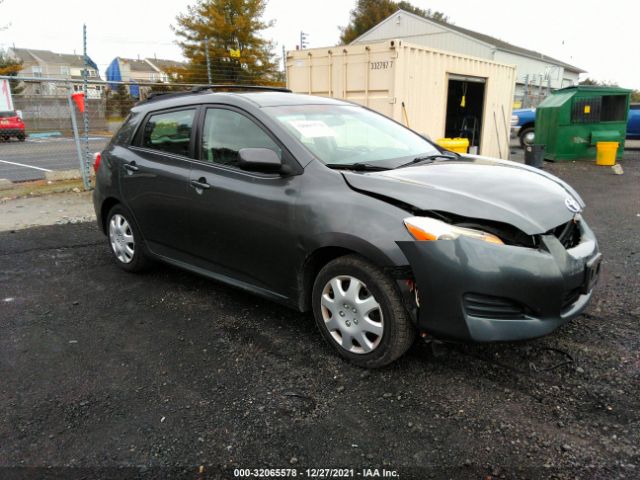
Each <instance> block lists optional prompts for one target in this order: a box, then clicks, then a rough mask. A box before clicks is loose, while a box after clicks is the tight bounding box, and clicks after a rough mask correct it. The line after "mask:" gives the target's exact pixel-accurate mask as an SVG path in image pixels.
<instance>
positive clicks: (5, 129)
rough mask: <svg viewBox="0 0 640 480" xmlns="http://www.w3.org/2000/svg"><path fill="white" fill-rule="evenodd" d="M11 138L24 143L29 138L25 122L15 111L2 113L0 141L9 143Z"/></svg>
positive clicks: (0, 116)
mask: <svg viewBox="0 0 640 480" xmlns="http://www.w3.org/2000/svg"><path fill="white" fill-rule="evenodd" d="M11 137H16V138H17V139H18V140H20V141H21V142H24V139H25V138H27V134H26V132H25V129H24V122H23V121H22V119H21V118H20V117H19V116H18V114H17V113H16V112H15V111H8V112H0V141H3V142H8V141H9V139H10V138H11Z"/></svg>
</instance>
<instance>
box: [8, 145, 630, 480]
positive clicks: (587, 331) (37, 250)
mask: <svg viewBox="0 0 640 480" xmlns="http://www.w3.org/2000/svg"><path fill="white" fill-rule="evenodd" d="M622 166H623V167H624V170H625V174H624V175H620V176H619V175H614V174H613V173H612V172H611V169H609V168H607V167H597V166H595V165H593V164H592V163H590V162H589V163H567V164H553V165H549V164H547V165H546V169H547V170H548V171H551V172H552V173H555V174H557V175H559V176H560V177H562V178H564V179H566V180H568V181H569V182H570V183H571V184H572V185H573V186H574V187H575V188H576V189H577V190H578V191H579V192H580V193H581V195H582V196H583V198H584V199H585V201H586V202H587V210H586V212H585V217H586V218H587V220H588V221H589V222H590V225H591V227H592V228H593V229H594V231H595V232H596V234H597V235H598V238H599V241H600V243H601V249H602V251H603V254H604V271H603V274H602V277H601V280H600V283H599V285H598V287H597V292H596V294H595V296H594V299H593V302H592V304H591V305H590V307H589V309H588V310H587V312H586V313H585V314H584V315H583V316H581V317H580V318H578V319H576V320H574V321H573V322H571V323H570V324H568V325H566V326H565V327H563V328H561V329H560V330H558V331H557V332H555V333H554V334H552V335H550V336H548V337H545V338H542V339H538V340H534V341H529V342H523V343H507V344H497V345H485V346H469V345H443V346H441V347H440V348H438V349H436V350H434V351H432V349H431V348H430V347H429V346H427V345H426V344H423V343H417V344H416V345H415V346H414V347H413V348H412V350H410V352H409V354H408V355H406V356H405V357H403V358H402V359H401V360H400V361H398V362H397V363H395V364H394V365H392V366H389V367H387V368H385V369H382V370H376V371H365V370H361V369H359V368H356V367H352V366H350V365H349V364H347V363H345V362H343V361H342V360H340V359H339V358H337V357H336V356H335V355H334V354H333V353H332V351H331V350H330V349H329V347H328V346H326V345H324V344H323V343H322V340H321V337H320V335H319V333H318V332H317V331H316V329H315V326H314V323H313V319H312V317H311V316H310V315H301V314H298V313H296V312H294V311H291V310H288V309H286V308H284V307H280V306H277V305H275V304H272V303H270V302H268V301H265V300H261V299H258V298H255V297H253V296H250V295H249V294H245V293H243V292H239V291H237V290H234V289H232V288H228V287H225V286H222V285H220V284H217V283H215V282H212V281H209V280H205V279H203V278H200V277H197V276H195V275H191V274H188V273H184V272H181V271H179V270H176V269H174V268H170V267H167V266H162V265H158V266H157V267H155V268H154V269H153V270H152V271H150V272H148V273H146V274H142V275H132V274H127V273H125V272H123V271H121V270H120V269H119V268H118V267H116V266H115V264H114V263H113V262H112V260H111V258H110V254H109V251H108V247H107V245H106V241H105V238H104V237H103V236H102V234H101V233H99V232H98V230H97V227H96V226H95V225H93V224H91V223H84V224H76V225H57V226H51V227H40V228H32V229H27V230H21V231H16V232H15V233H11V232H4V233H1V234H0V292H1V294H0V379H1V380H0V467H23V468H24V469H20V468H18V469H7V468H5V469H0V477H3V478H11V477H10V475H15V477H13V478H23V477H20V475H23V474H24V475H29V474H31V473H33V474H36V473H37V474H38V475H39V477H38V478H45V477H46V478H65V479H68V478H169V477H171V478H175V477H183V478H223V477H224V478H233V471H232V470H228V469H231V468H233V467H242V468H260V467H283V468H292V467H295V468H298V469H299V471H302V470H303V469H306V468H309V467H313V468H322V467H354V468H355V467H358V468H360V467H378V468H382V467H383V466H384V467H386V468H387V469H398V470H399V471H400V472H401V474H402V476H401V477H400V478H420V479H423V478H453V479H458V478H488V479H492V478H544V479H548V478H560V479H573V478H580V479H582V478H584V479H592V478H603V479H604V478H606V479H610V478H639V477H640V337H639V335H638V322H639V320H640V301H639V300H638V291H640V236H638V233H639V232H640V151H638V150H635V151H629V152H627V153H626V155H625V160H624V161H623V162H622ZM200 466H203V473H201V474H198V473H197V472H199V468H200ZM29 467H32V468H33V467H52V468H48V469H46V470H33V469H30V468H29ZM83 469H84V470H83ZM357 471H360V470H357ZM220 472H226V473H220ZM30 478H32V477H30ZM355 478H360V477H355Z"/></svg>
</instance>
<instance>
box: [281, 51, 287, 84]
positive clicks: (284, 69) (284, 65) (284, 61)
mask: <svg viewBox="0 0 640 480" xmlns="http://www.w3.org/2000/svg"><path fill="white" fill-rule="evenodd" d="M282 72H283V73H284V84H285V85H286V84H287V51H286V50H285V48H284V45H282Z"/></svg>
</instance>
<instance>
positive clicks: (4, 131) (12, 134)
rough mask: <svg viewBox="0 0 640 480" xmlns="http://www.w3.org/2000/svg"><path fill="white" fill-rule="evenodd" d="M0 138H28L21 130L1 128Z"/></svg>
mask: <svg viewBox="0 0 640 480" xmlns="http://www.w3.org/2000/svg"><path fill="white" fill-rule="evenodd" d="M0 136H9V137H17V136H26V134H25V131H24V130H23V129H20V128H5V127H0Z"/></svg>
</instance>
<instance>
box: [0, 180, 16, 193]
mask: <svg viewBox="0 0 640 480" xmlns="http://www.w3.org/2000/svg"><path fill="white" fill-rule="evenodd" d="M11 188H13V182H12V181H11V180H7V179H6V178H0V190H9V189H11Z"/></svg>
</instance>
